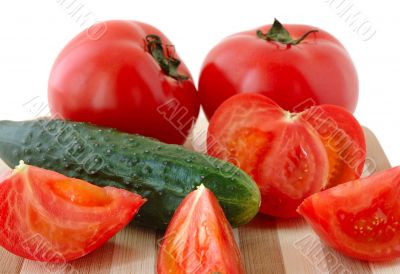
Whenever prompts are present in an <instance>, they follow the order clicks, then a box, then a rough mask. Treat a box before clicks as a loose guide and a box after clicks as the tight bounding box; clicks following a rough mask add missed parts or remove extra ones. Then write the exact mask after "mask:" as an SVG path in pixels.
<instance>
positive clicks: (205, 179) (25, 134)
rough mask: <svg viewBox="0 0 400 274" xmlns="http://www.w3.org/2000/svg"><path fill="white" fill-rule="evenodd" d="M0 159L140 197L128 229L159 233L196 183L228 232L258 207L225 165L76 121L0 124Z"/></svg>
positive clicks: (249, 184)
mask: <svg viewBox="0 0 400 274" xmlns="http://www.w3.org/2000/svg"><path fill="white" fill-rule="evenodd" d="M0 158H1V159H3V161H5V162H6V163H7V164H8V165H9V166H10V167H14V166H15V165H17V164H18V163H19V161H20V160H23V161H25V163H27V164H30V165H35V166H38V167H41V168H46V169H50V170H54V171H57V172H59V173H62V174H64V175H66V176H69V177H73V178H80V179H83V180H86V181H88V182H91V183H93V184H95V185H98V186H115V187H119V188H123V189H126V190H129V191H132V192H135V193H138V194H140V195H142V196H143V197H145V198H147V200H148V201H147V202H146V203H145V204H144V205H143V207H142V208H141V209H140V211H139V213H138V214H137V215H136V217H135V219H134V223H137V224H139V225H142V226H148V227H153V228H157V229H165V228H166V227H167V225H168V223H169V221H170V220H171V218H172V215H173V214H174V212H175V209H176V208H177V207H178V205H179V204H180V203H181V201H182V200H183V198H184V197H185V196H186V195H187V194H188V193H189V192H191V191H192V190H194V189H196V187H197V186H199V185H200V184H204V185H205V186H206V187H207V188H209V189H211V190H212V191H213V193H214V194H215V195H216V197H217V198H218V201H219V202H220V204H221V206H222V208H223V210H224V212H225V214H226V216H227V218H228V220H229V222H230V223H231V225H232V226H233V227H237V226H240V225H243V224H246V223H248V222H249V221H250V220H251V219H252V218H253V217H254V216H255V215H256V214H257V212H258V210H259V206H260V199H261V197H260V192H259V189H258V187H257V185H256V184H255V182H254V181H253V180H252V179H251V178H250V177H249V176H248V175H247V174H246V173H245V172H243V171H242V170H240V169H239V168H237V167H235V166H234V165H232V164H230V163H227V162H225V161H221V160H218V159H216V158H213V157H210V156H207V155H204V154H200V153H197V152H193V151H189V150H186V149H184V148H183V147H182V146H177V145H168V144H164V143H161V142H159V141H157V140H154V139H152V138H147V137H143V136H140V135H134V134H128V133H122V132H119V131H117V130H114V129H109V128H101V127H96V126H93V125H90V124H87V123H82V122H70V121H64V120H51V119H38V120H32V121H22V122H14V121H0Z"/></svg>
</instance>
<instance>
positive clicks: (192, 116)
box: [48, 20, 200, 144]
mask: <svg viewBox="0 0 400 274" xmlns="http://www.w3.org/2000/svg"><path fill="white" fill-rule="evenodd" d="M100 26H102V27H103V28H104V32H99V35H97V36H96V37H93V35H91V32H90V31H91V30H92V28H89V29H87V30H84V31H82V32H81V33H80V34H78V35H77V36H76V37H75V38H74V39H73V40H72V41H70V42H69V43H68V44H67V45H66V46H65V48H64V49H63V50H62V51H61V52H60V54H59V55H58V57H57V59H56V61H55V63H54V65H53V68H52V70H51V74H50V79H49V85H48V98H49V106H50V110H51V113H52V115H53V116H57V117H59V118H65V119H68V120H73V121H82V122H90V123H93V124H96V125H100V126H106V127H112V128H117V129H119V130H121V131H125V132H129V133H137V134H141V135H144V136H150V137H154V138H157V139H159V140H161V141H164V142H167V143H176V144H182V143H183V142H184V141H185V139H186V136H187V135H188V133H189V130H190V129H191V127H192V125H193V123H194V122H195V121H196V119H197V116H198V113H199V106H200V103H199V100H198V98H197V90H196V88H195V86H194V83H193V80H192V78H191V75H190V72H189V70H188V69H187V67H186V66H185V64H184V63H182V62H181V61H180V60H179V57H178V55H177V54H176V52H175V49H174V47H173V46H171V45H172V43H171V41H169V40H168V38H167V37H166V36H165V35H164V34H163V33H162V32H161V31H159V30H158V29H156V28H155V27H153V26H150V25H148V24H145V23H140V22H135V21H122V20H114V21H105V22H102V24H101V25H100ZM99 29H100V30H101V28H99ZM100 34H101V35H100ZM94 38H95V39H94Z"/></svg>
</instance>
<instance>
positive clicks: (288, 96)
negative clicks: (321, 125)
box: [199, 20, 358, 119]
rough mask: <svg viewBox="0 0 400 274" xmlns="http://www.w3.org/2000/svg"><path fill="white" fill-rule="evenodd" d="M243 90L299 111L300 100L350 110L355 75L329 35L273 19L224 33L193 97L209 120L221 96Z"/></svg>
mask: <svg viewBox="0 0 400 274" xmlns="http://www.w3.org/2000/svg"><path fill="white" fill-rule="evenodd" d="M292 37H294V38H299V39H297V40H294V39H293V38H292ZM244 92H257V93H260V94H263V95H266V96H268V97H269V98H271V99H272V100H274V101H275V102H277V103H278V104H279V105H280V106H281V107H282V108H284V109H285V110H288V111H301V110H303V109H302V106H305V105H304V104H303V103H304V102H306V101H313V102H314V103H315V104H334V105H339V106H342V107H344V108H346V109H347V110H348V111H350V112H353V111H354V110H355V108H356V104H357V100H358V78H357V73H356V70H355V68H354V65H353V63H352V61H351V59H350V56H349V54H348V53H347V52H346V50H345V48H344V47H343V46H342V45H341V44H340V42H339V41H338V40H337V39H336V38H335V37H333V36H332V35H331V34H329V33H327V32H325V31H323V30H321V29H317V28H314V27H311V26H305V25H285V27H283V26H282V25H281V24H280V23H279V22H278V21H277V20H275V22H274V24H273V25H272V26H271V25H266V26H263V27H261V28H259V29H254V30H249V31H245V32H240V33H237V34H234V35H231V36H229V37H227V38H226V39H224V40H223V41H222V42H221V43H219V44H218V45H217V46H216V47H214V48H213V49H212V50H211V52H210V53H209V54H208V55H207V57H206V59H205V61H204V63H203V67H202V70H201V74H200V79H199V96H200V101H201V104H202V106H203V109H204V111H205V113H206V115H207V117H208V118H209V119H210V118H211V116H212V115H213V113H214V112H215V110H216V109H217V108H218V106H219V105H221V104H222V102H223V101H225V100H226V99H228V98H229V97H231V96H233V95H235V94H238V93H244Z"/></svg>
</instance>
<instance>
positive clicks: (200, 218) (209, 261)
mask: <svg viewBox="0 0 400 274" xmlns="http://www.w3.org/2000/svg"><path fill="white" fill-rule="evenodd" d="M157 273H158V274H167V273H168V274H169V273H174V274H186V273H196V274H203V273H204V274H208V273H220V274H242V273H244V269H243V265H242V262H241V259H240V253H239V248H238V246H237V245H236V242H235V239H234V237H233V232H232V228H231V226H230V225H229V222H228V220H227V219H226V217H225V215H224V212H223V211H222V208H221V207H220V205H219V203H218V201H217V199H216V197H215V196H214V194H213V193H212V192H211V191H210V190H208V189H207V188H205V187H204V186H203V185H200V186H199V187H198V189H197V190H195V191H193V192H191V193H190V194H189V195H188V196H187V197H186V198H185V199H184V200H183V201H182V203H181V204H180V206H179V207H178V209H177V210H176V212H175V214H174V216H173V218H172V220H171V222H170V224H169V226H168V229H167V231H166V233H165V236H164V238H163V240H162V243H161V246H160V250H159V253H158V261H157Z"/></svg>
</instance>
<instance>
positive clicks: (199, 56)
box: [0, 0, 400, 165]
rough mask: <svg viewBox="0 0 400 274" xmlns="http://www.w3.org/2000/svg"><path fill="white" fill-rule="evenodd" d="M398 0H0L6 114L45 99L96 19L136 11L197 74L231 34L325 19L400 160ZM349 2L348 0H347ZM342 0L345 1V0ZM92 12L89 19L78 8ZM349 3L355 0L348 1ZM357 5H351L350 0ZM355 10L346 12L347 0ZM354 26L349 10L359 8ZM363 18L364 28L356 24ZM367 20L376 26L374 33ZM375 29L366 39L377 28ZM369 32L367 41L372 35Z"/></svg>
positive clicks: (0, 76)
mask: <svg viewBox="0 0 400 274" xmlns="http://www.w3.org/2000/svg"><path fill="white" fill-rule="evenodd" d="M396 2H397V1H389V0H381V1H379V2H378V1H362V0H308V1H299V0H292V1H289V0H275V1H265V0H264V1H249V0H246V1H245V0H241V1H217V0H214V1H208V0H203V1H174V0H170V1H161V0H148V1H144V0H143V1H132V0H126V1H123V0H113V1H102V2H100V1H94V0H92V1H85V0H47V1H10V0H9V1H6V0H5V1H1V4H0V49H1V50H0V94H1V97H0V119H18V120H19V119H27V118H30V117H32V113H29V111H28V110H27V109H26V107H24V106H23V105H24V103H25V102H27V101H29V100H31V99H32V98H34V97H35V96H40V97H41V98H43V100H44V101H46V97H47V95H46V93H47V80H48V75H49V71H50V69H51V66H52V63H53V61H54V59H55V57H56V56H57V54H58V52H59V51H60V50H61V49H62V47H63V46H64V44H65V43H67V42H68V41H69V40H70V39H71V38H72V37H73V36H74V35H76V34H77V33H78V32H79V31H81V30H83V29H84V28H86V27H87V26H89V25H90V24H91V23H93V22H94V21H95V20H96V19H98V20H107V19H130V20H139V21H143V22H147V23H150V24H152V25H154V26H156V27H157V28H159V29H160V30H161V31H163V32H164V33H165V34H166V35H167V36H168V37H169V38H170V39H171V40H172V41H173V43H174V44H175V45H176V48H177V51H178V52H179V54H180V56H181V58H182V59H183V60H184V62H185V63H186V65H187V66H188V67H189V68H190V69H191V72H192V74H193V76H194V79H196V81H197V79H198V74H199V70H200V67H201V64H202V60H203V58H204V57H205V55H206V54H207V52H208V51H209V50H210V49H211V48H212V47H213V46H214V45H215V44H216V43H218V41H220V40H221V39H222V38H224V37H225V36H227V35H229V34H233V33H235V32H238V31H242V30H247V29H251V28H256V27H259V26H261V25H265V24H269V23H272V21H273V18H274V17H277V18H278V19H279V20H280V21H282V22H283V23H300V24H309V25H314V26H318V27H320V28H322V29H325V30H327V31H328V32H330V33H332V34H333V35H335V36H336V37H337V38H338V39H339V40H340V41H341V42H342V43H343V44H344V45H345V47H346V48H347V50H348V51H349V53H350V55H351V56H352V58H353V61H354V63H355V65H356V67H357V69H358V74H359V80H360V99H359V103H358V107H357V110H356V112H355V115H356V117H357V118H358V119H359V121H360V122H361V123H362V124H363V125H366V126H368V127H369V128H371V129H372V130H373V131H374V132H375V134H376V135H377V136H378V138H379V140H380V141H381V143H382V145H383V147H384V149H385V151H386V152H387V154H388V156H389V159H390V161H391V162H392V164H393V165H398V164H400V105H399V103H400V102H399V98H400V95H399V94H400V87H399V81H400V67H399V64H400V33H399V29H398V27H399V16H398V11H399V5H398V4H397V3H396ZM341 3H342V4H341ZM340 4H341V5H340ZM80 5H82V9H81V13H82V12H83V13H88V12H91V15H90V16H89V18H90V20H88V22H85V23H83V24H82V18H81V19H79V14H78V15H77V14H75V15H74V14H73V12H74V9H75V8H76V7H79V6H80ZM349 5H350V6H349ZM351 5H352V6H351ZM346 7H347V8H349V7H350V9H349V12H348V13H347V14H345V15H343V14H342V15H341V12H343V10H344V9H345V8H346ZM357 12H359V15H358V18H359V20H358V22H357V23H356V25H353V26H349V25H350V22H351V20H350V21H349V20H347V21H346V17H347V15H350V13H353V14H354V13H357ZM357 24H358V26H359V25H360V24H364V25H363V27H362V28H361V29H357V27H358V26H357ZM367 25H368V26H369V27H371V31H370V32H369V33H367V35H363V34H362V32H363V31H366V28H367ZM375 30H376V33H375V35H373V37H372V38H371V39H367V38H368V36H370V34H372V31H375ZM365 40H367V41H365Z"/></svg>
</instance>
